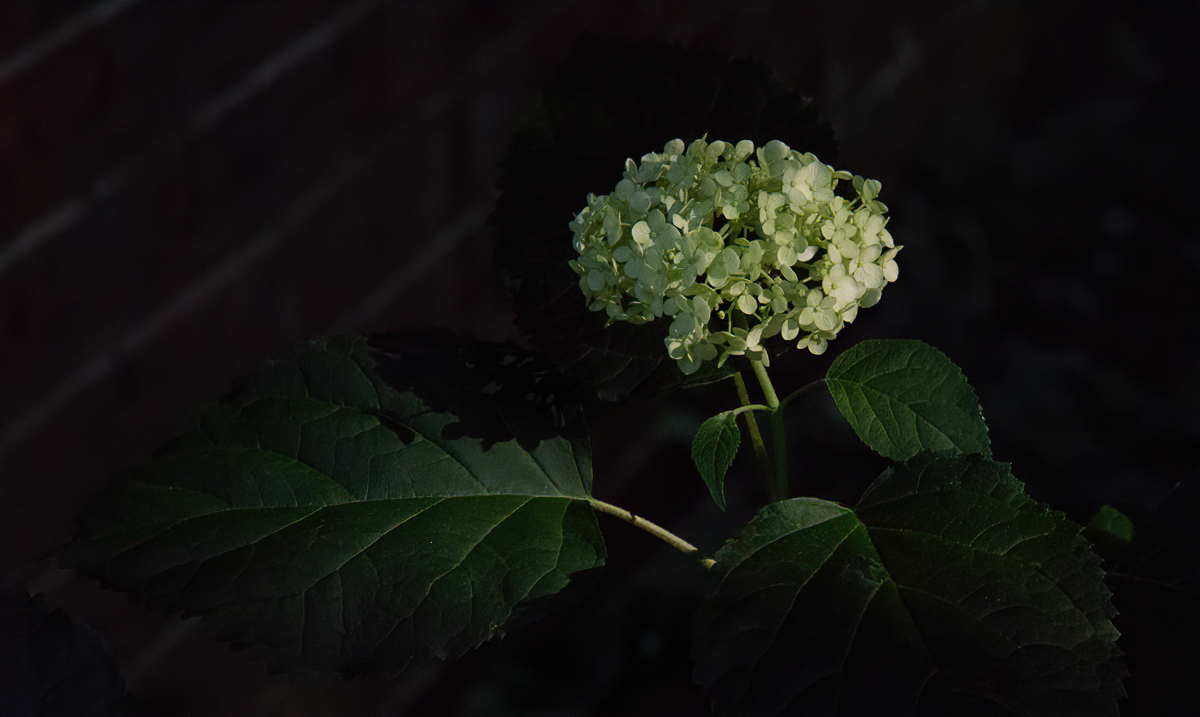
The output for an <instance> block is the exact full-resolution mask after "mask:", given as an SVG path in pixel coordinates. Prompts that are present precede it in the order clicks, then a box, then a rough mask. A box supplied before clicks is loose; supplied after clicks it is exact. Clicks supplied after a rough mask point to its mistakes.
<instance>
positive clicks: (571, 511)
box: [62, 335, 604, 675]
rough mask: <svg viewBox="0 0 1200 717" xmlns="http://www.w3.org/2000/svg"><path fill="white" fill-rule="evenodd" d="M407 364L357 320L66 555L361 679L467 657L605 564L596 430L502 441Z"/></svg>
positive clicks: (112, 493)
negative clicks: (470, 422) (400, 369)
mask: <svg viewBox="0 0 1200 717" xmlns="http://www.w3.org/2000/svg"><path fill="white" fill-rule="evenodd" d="M409 338H410V339H411V342H412V343H413V344H419V343H420V342H421V341H422V340H424V339H423V338H422V337H420V336H415V335H414V336H411V337H409ZM391 339H392V345H393V346H394V345H396V344H397V343H399V344H403V343H404V341H405V335H393V336H392V337H391ZM390 360H393V359H392V358H390V357H389V356H388V355H386V354H382V353H380V352H378V351H373V350H372V349H371V347H370V345H369V344H368V341H367V339H365V338H364V337H361V336H347V337H337V338H332V339H321V340H317V341H314V342H311V343H309V344H308V345H306V346H304V347H302V348H300V349H298V350H296V351H293V352H292V353H291V354H289V355H288V356H286V357H285V358H283V359H280V360H276V361H271V362H268V363H266V364H265V365H264V366H263V367H261V368H260V369H259V370H257V371H256V372H255V373H253V374H252V375H251V376H249V377H248V378H247V379H246V380H245V381H244V385H242V387H241V388H239V389H238V390H235V391H234V392H233V393H232V394H231V395H230V396H228V397H226V398H225V399H224V400H222V401H221V402H220V403H219V404H217V405H215V406H213V407H211V408H209V409H207V410H205V411H204V412H203V413H201V414H200V415H199V416H198V417H197V418H196V419H195V420H194V422H193V423H192V424H191V425H190V426H189V427H188V428H187V430H185V431H184V432H183V433H182V434H181V435H180V436H178V437H177V438H176V439H174V440H173V441H171V442H170V443H169V444H167V445H166V446H165V447H164V448H163V449H161V450H160V451H159V453H158V454H157V455H156V456H155V457H154V458H153V459H152V460H151V461H150V462H148V463H146V464H144V465H140V466H136V467H133V468H129V469H127V470H125V471H123V472H122V473H120V474H119V475H118V477H117V479H116V481H115V483H114V485H113V487H112V488H110V489H109V490H108V491H107V492H106V493H105V494H103V495H102V496H101V498H100V499H99V500H98V501H97V502H96V503H95V504H94V505H93V506H92V507H91V508H90V509H89V510H88V511H87V512H86V514H85V516H84V520H83V526H82V528H81V530H80V531H79V532H78V534H77V535H76V536H75V537H74V539H73V540H72V541H71V543H70V544H68V545H67V546H66V547H65V548H64V550H63V551H62V560H63V562H64V563H65V564H67V565H70V566H74V567H76V568H78V569H80V570H81V571H83V572H85V573H87V574H90V575H93V576H96V577H99V578H101V579H102V580H104V581H106V582H107V583H109V584H111V585H113V586H114V587H117V588H119V589H121V590H125V591H128V592H130V593H131V594H132V595H133V596H134V598H135V599H138V600H140V601H144V602H145V603H146V604H147V606H149V607H151V608H153V609H157V610H162V611H166V612H179V613H183V614H184V615H192V614H201V615H204V616H205V617H206V619H208V620H209V622H210V624H211V625H212V627H213V628H214V632H215V633H216V634H217V635H218V636H219V637H221V638H223V639H226V640H229V641H231V642H233V643H234V644H235V645H239V646H246V647H249V648H250V649H251V651H252V654H255V655H257V656H261V657H265V658H266V659H268V660H269V661H270V663H271V664H272V665H273V666H274V667H276V668H281V669H292V668H312V669H322V670H327V669H333V670H338V671H341V672H343V673H345V674H347V675H353V674H361V673H365V672H378V671H394V670H398V669H402V668H403V667H405V666H406V665H407V664H409V663H410V662H412V661H416V660H422V659H427V658H444V657H449V656H454V655H458V654H461V653H462V652H464V651H466V650H468V649H470V648H472V647H475V646H476V645H478V644H480V643H481V642H483V641H485V640H487V639H489V638H490V637H492V636H494V635H497V634H499V633H500V632H501V631H502V630H503V628H504V626H505V625H506V624H508V623H510V622H511V621H512V620H513V619H514V618H515V617H516V616H517V615H518V614H519V613H521V612H522V609H523V608H525V607H527V606H528V605H529V604H530V603H533V602H535V601H538V602H540V601H541V600H542V599H543V598H546V597H548V596H550V595H553V594H554V593H556V592H558V591H560V590H562V589H563V588H564V587H566V586H567V584H568V582H570V581H571V580H572V579H573V576H583V575H586V574H589V573H590V572H591V571H593V570H594V569H596V568H598V567H600V566H601V565H602V563H603V560H604V545H603V541H602V539H601V537H600V534H599V532H598V529H597V527H596V524H595V518H594V516H593V515H592V513H591V509H590V508H589V507H588V505H587V503H586V498H587V496H588V494H589V492H590V489H591V468H590V462H589V458H588V454H587V446H586V441H585V440H583V439H581V438H580V437H578V436H572V437H570V438H568V437H563V436H557V437H552V438H551V437H546V436H543V435H539V436H536V437H534V439H533V440H532V441H530V440H526V441H525V442H526V444H527V445H530V446H531V448H530V449H529V450H527V449H526V448H523V447H522V446H521V442H520V441H518V440H517V439H516V438H515V437H514V438H512V439H511V440H506V441H502V442H496V441H495V440H494V439H493V440H492V441H491V442H490V445H489V446H488V447H487V448H486V450H485V443H487V441H485V440H481V439H479V438H476V437H471V436H466V435H459V434H461V431H459V432H457V433H456V432H455V431H454V430H449V429H453V427H454V426H456V425H458V424H457V422H456V420H455V418H454V416H453V415H452V414H451V413H448V412H439V411H435V410H432V409H430V408H429V406H428V405H426V404H425V403H424V402H423V401H421V400H420V399H419V398H418V397H417V395H416V394H414V393H413V392H411V391H407V390H397V389H396V388H394V387H393V386H392V385H389V382H388V381H387V380H385V379H384V378H382V376H381V374H382V373H386V371H381V366H386V365H387V363H388V361H390ZM413 370H417V369H413ZM415 378H416V379H417V382H418V383H420V376H417V377H415ZM446 435H458V437H456V438H446ZM526 438H528V437H526Z"/></svg>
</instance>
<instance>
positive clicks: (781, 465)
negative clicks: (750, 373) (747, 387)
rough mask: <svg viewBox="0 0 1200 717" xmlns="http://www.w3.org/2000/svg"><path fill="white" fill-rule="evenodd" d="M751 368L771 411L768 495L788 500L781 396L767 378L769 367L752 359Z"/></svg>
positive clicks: (776, 498)
mask: <svg viewBox="0 0 1200 717" xmlns="http://www.w3.org/2000/svg"><path fill="white" fill-rule="evenodd" d="M750 366H751V367H752V368H753V369H754V375H755V377H757V378H758V385H759V386H761V387H762V392H763V397H764V398H765V399H766V401H767V406H768V407H769V408H770V409H771V448H772V454H773V456H774V462H773V464H772V467H771V471H770V472H769V473H768V474H767V495H768V496H769V497H770V499H771V502H777V501H781V500H786V499H787V497H788V472H787V432H786V431H785V430H784V425H783V411H781V410H780V408H779V396H777V395H776V394H775V387H774V386H772V385H771V378H770V377H769V376H767V367H766V366H763V364H762V362H761V361H756V360H754V359H750Z"/></svg>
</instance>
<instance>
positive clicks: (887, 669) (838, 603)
mask: <svg viewBox="0 0 1200 717" xmlns="http://www.w3.org/2000/svg"><path fill="white" fill-rule="evenodd" d="M713 573H714V577H713V587H712V591H711V593H710V595H709V597H708V599H707V600H706V602H705V604H704V605H703V606H702V607H701V608H700V610H699V612H698V615H697V620H696V627H695V633H694V636H695V657H696V660H697V666H696V673H695V674H696V680H697V682H699V683H700V684H702V685H703V686H704V687H705V690H706V691H707V692H708V694H709V695H710V696H711V697H712V699H713V702H714V707H715V708H716V709H717V711H719V712H726V713H764V714H780V713H800V714H814V713H815V714H911V713H914V712H915V713H922V712H933V713H939V714H941V713H954V714H978V713H983V714H996V713H1002V714H1003V713H1015V714H1115V713H1116V710H1117V699H1118V698H1119V697H1121V696H1123V690H1122V685H1121V679H1122V677H1123V676H1124V669H1123V667H1122V665H1121V663H1120V661H1119V655H1120V652H1119V651H1118V649H1117V647H1116V642H1115V641H1116V638H1117V632H1116V630H1115V629H1114V628H1113V626H1112V623H1111V619H1112V617H1113V615H1114V614H1115V611H1114V610H1113V608H1112V606H1111V604H1110V602H1109V598H1110V593H1109V590H1108V588H1107V587H1106V586H1105V584H1104V580H1103V578H1104V573H1103V571H1102V570H1101V569H1100V565H1099V559H1098V558H1096V557H1095V556H1094V555H1093V554H1092V553H1090V552H1089V551H1088V547H1087V543H1086V542H1085V541H1084V540H1083V539H1082V538H1081V537H1080V528H1079V527H1078V526H1076V525H1073V524H1072V523H1070V522H1069V521H1068V520H1067V519H1066V518H1065V517H1064V516H1063V515H1061V514H1059V513H1055V512H1053V511H1050V510H1048V509H1047V508H1046V507H1044V506H1042V505H1040V504H1038V503H1035V502H1034V501H1032V500H1030V499H1029V498H1028V496H1026V495H1025V494H1024V492H1023V490H1022V486H1021V483H1020V482H1019V481H1017V480H1015V479H1014V478H1013V477H1012V476H1011V475H1010V474H1009V472H1008V468H1007V466H1005V465H1003V464H999V463H993V462H991V461H988V460H985V459H983V458H981V457H979V456H951V455H941V456H933V455H930V454H922V455H921V456H917V457H915V458H913V459H912V460H910V461H908V462H907V463H905V464H903V465H898V466H896V467H894V468H892V469H890V470H888V471H887V472H885V473H884V474H883V475H882V476H881V477H880V478H879V479H878V480H877V481H876V482H875V484H874V485H873V486H872V487H871V489H870V490H868V492H867V494H866V495H865V496H864V497H863V499H862V501H861V502H860V503H859V505H858V507H857V508H855V509H853V510H851V509H850V508H846V507H843V506H840V505H837V504H834V503H829V502H825V501H820V500H815V499H794V500H789V501H783V502H779V503H773V504H771V505H768V506H766V507H765V508H763V509H762V511H760V512H759V514H758V516H757V517H756V518H755V519H754V520H753V521H752V522H751V524H750V525H749V526H747V528H746V529H745V530H743V531H742V533H741V534H739V535H738V536H736V537H735V538H734V539H733V540H731V541H730V542H729V543H728V544H727V545H726V546H725V548H723V549H722V550H721V552H720V553H718V555H717V564H716V566H715V568H714V571H713Z"/></svg>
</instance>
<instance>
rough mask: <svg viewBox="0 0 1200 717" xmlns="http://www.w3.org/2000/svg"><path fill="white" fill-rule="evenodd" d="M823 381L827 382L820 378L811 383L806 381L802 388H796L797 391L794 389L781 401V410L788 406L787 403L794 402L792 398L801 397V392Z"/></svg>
mask: <svg viewBox="0 0 1200 717" xmlns="http://www.w3.org/2000/svg"><path fill="white" fill-rule="evenodd" d="M823 383H825V379H823V378H818V379H817V380H816V381H811V382H809V383H806V384H804V385H803V386H801V387H800V388H798V389H796V390H795V391H792V392H791V393H789V394H788V395H787V396H786V397H785V398H784V399H783V400H782V401H780V402H779V408H780V410H782V409H784V408H787V405H788V404H789V403H791V402H792V399H794V398H797V397H799V396H800V394H802V393H804V392H805V391H807V390H809V389H810V388H812V387H813V386H819V385H821V384H823Z"/></svg>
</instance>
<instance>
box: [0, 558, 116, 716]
mask: <svg viewBox="0 0 1200 717" xmlns="http://www.w3.org/2000/svg"><path fill="white" fill-rule="evenodd" d="M129 706H130V705H129V699H128V696H127V695H126V693H125V683H124V681H123V680H122V679H121V676H120V674H119V673H118V672H117V664H116V661H114V660H113V658H112V655H111V654H110V653H109V652H108V650H107V649H106V648H105V646H104V643H103V641H102V640H101V639H100V637H99V636H98V635H96V633H94V632H92V630H91V629H90V628H88V627H87V626H86V625H84V624H83V623H81V622H79V621H78V620H75V619H72V618H71V617H70V616H69V615H67V614H66V613H65V612H63V611H62V610H61V609H55V610H53V611H51V610H49V609H47V607H46V602H45V600H44V599H43V598H42V596H41V595H35V596H33V597H30V596H29V593H27V592H25V590H23V589H21V588H19V587H17V586H15V585H12V584H10V583H9V582H8V581H7V580H0V715H27V716H29V715H67V714H70V715H111V714H121V713H123V712H125V711H126V710H127V709H128V708H129Z"/></svg>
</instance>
